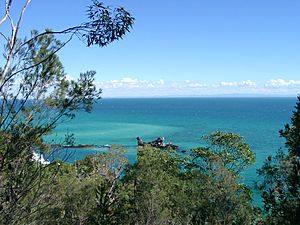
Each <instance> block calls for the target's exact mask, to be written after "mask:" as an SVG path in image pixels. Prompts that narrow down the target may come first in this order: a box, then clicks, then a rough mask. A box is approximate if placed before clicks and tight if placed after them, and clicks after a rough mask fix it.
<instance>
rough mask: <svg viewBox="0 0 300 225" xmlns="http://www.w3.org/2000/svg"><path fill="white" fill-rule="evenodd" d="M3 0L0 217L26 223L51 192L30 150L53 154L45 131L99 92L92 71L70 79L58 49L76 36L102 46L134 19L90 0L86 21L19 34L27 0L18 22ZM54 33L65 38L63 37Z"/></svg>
mask: <svg viewBox="0 0 300 225" xmlns="http://www.w3.org/2000/svg"><path fill="white" fill-rule="evenodd" d="M5 3H6V10H5V15H4V16H3V18H2V19H1V20H0V25H2V24H4V23H5V22H7V23H8V24H9V25H10V28H11V33H10V35H7V34H5V33H3V32H0V34H1V38H2V39H3V40H5V41H6V45H5V49H4V54H3V55H4V59H5V62H4V65H3V68H0V184H1V186H0V221H1V223H2V224H24V219H25V218H27V217H29V216H30V215H31V214H32V213H35V211H36V210H39V207H38V206H39V204H40V202H41V199H43V198H46V197H51V196H49V194H48V195H47V190H48V189H47V188H46V187H47V185H48V183H47V182H50V181H51V180H50V179H48V180H47V182H46V181H45V182H44V181H42V179H43V177H44V176H45V173H46V172H45V171H46V168H47V166H44V165H42V164H41V163H40V162H36V161H33V160H32V156H33V151H36V152H48V154H51V151H52V150H53V149H51V148H50V147H49V146H48V145H47V143H45V142H44V141H43V137H44V136H45V135H47V134H49V133H50V132H51V131H52V130H53V129H54V128H55V127H56V126H57V124H58V123H59V122H62V121H63V120H64V119H68V118H73V117H74V116H75V112H76V111H78V110H85V111H87V112H89V111H91V109H92V104H93V102H94V101H95V100H97V99H99V98H100V94H101V90H97V89H96V87H95V85H94V75H95V72H94V71H87V72H85V73H81V74H80V77H79V79H78V80H77V81H68V80H67V79H66V75H65V72H64V69H63V65H62V64H61V62H60V61H59V58H58V56H57V52H58V51H60V50H61V49H62V48H63V47H64V46H65V45H66V44H67V43H68V42H69V41H70V40H71V39H72V38H73V37H74V36H77V37H80V38H81V39H83V40H85V41H86V44H87V46H91V45H98V46H100V47H103V46H106V45H108V44H109V43H111V42H113V41H115V40H119V39H121V38H122V37H123V36H124V35H125V34H126V33H127V32H128V31H129V30H130V28H131V27H132V24H133V21H134V19H133V17H131V15H130V14H129V13H128V12H127V11H126V10H125V9H123V8H115V9H113V8H110V7H106V6H104V5H103V4H102V3H100V2H98V1H97V0H94V1H93V2H92V4H91V5H90V6H89V8H88V10H87V14H88V22H84V23H82V24H80V25H78V26H74V27H71V28H67V29H65V30H62V31H52V30H49V29H47V30H45V31H44V32H42V33H39V32H38V31H32V32H31V37H30V38H28V39H27V38H24V39H20V38H19V37H18V32H19V29H20V25H21V22H22V19H23V15H24V13H25V11H26V10H27V7H28V5H29V3H30V0H26V2H25V4H24V7H23V8H22V10H21V12H20V14H19V17H18V19H17V21H16V22H15V21H13V19H12V15H11V13H12V12H11V8H12V7H11V6H12V4H13V0H6V1H5ZM56 35H66V36H67V37H68V38H67V40H66V41H65V42H61V41H59V40H58V39H57V38H56ZM41 185H42V186H41ZM32 192H33V193H32ZM48 193H49V192H48ZM16 215H17V216H16Z"/></svg>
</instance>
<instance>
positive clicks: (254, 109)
mask: <svg viewBox="0 0 300 225" xmlns="http://www.w3.org/2000/svg"><path fill="white" fill-rule="evenodd" d="M295 103H296V97H295V98H155V99H150V98H149V99H102V100H100V102H99V103H97V104H96V105H95V106H94V110H93V112H92V113H90V114H89V113H78V114H77V116H76V118H75V119H74V120H72V121H70V122H66V123H63V124H61V125H60V126H58V128H57V129H56V132H55V134H53V135H52V137H54V138H55V141H56V142H59V141H61V140H62V139H63V137H64V134H65V133H67V132H69V133H74V134H75V138H76V140H75V142H76V143H77V144H97V145H102V144H118V145H122V146H125V147H127V148H128V151H129V152H128V158H129V160H130V161H131V162H133V161H135V153H136V137H137V136H141V137H142V138H143V139H144V140H145V141H150V140H153V139H155V138H157V137H159V136H164V137H165V140H166V142H172V143H174V144H177V145H179V146H180V147H181V148H183V149H190V148H193V147H197V146H200V145H203V144H204V142H203V141H202V140H201V136H203V135H205V134H209V133H211V132H213V131H216V130H220V131H230V132H235V133H238V134H241V135H242V136H244V137H245V140H246V142H247V143H248V144H249V145H250V146H251V149H252V150H253V151H254V152H255V153H256V158H257V160H256V164H255V165H254V166H252V167H251V168H249V169H248V170H247V171H246V173H245V183H247V184H249V185H253V182H254V180H255V179H256V169H257V168H258V167H260V166H261V165H262V163H263V160H264V159H265V158H266V156H268V155H270V154H275V152H276V150H277V149H278V148H280V147H283V146H284V144H283V143H284V140H283V139H282V138H279V135H278V130H279V129H281V128H283V126H284V124H285V123H287V122H289V121H290V117H291V116H292V111H293V109H294V105H295ZM68 151H73V150H70V149H69V150H68ZM95 151H99V150H97V149H81V150H80V149H79V150H76V151H75V152H74V154H72V156H71V157H69V160H70V161H74V160H76V159H81V158H83V157H84V156H85V155H86V154H91V153H93V152H95Z"/></svg>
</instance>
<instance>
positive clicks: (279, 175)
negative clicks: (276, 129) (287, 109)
mask: <svg viewBox="0 0 300 225" xmlns="http://www.w3.org/2000/svg"><path fill="white" fill-rule="evenodd" d="M295 108H296V111H294V113H293V117H292V119H291V124H286V125H285V128H284V129H283V130H280V136H281V137H284V138H285V140H286V147H287V150H288V153H287V154H285V153H284V152H283V151H282V150H279V151H278V152H277V154H276V155H275V156H274V157H273V156H269V157H268V158H267V159H266V160H265V162H264V165H263V166H262V168H261V169H259V170H258V174H259V175H260V177H261V180H260V181H259V182H258V187H259V189H260V190H261V193H262V198H263V200H264V210H265V212H266V219H265V223H266V224H299V221H300V158H299V157H300V156H299V146H300V145H299V143H300V120H299V118H300V96H298V102H297V104H296V107H295Z"/></svg>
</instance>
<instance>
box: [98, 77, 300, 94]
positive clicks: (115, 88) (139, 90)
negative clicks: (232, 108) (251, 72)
mask: <svg viewBox="0 0 300 225" xmlns="http://www.w3.org/2000/svg"><path fill="white" fill-rule="evenodd" d="M98 87H100V88H101V89H102V90H103V95H104V96H110V97H117V96H119V97H151V96H208V95H210V96H211V95H213V96H214V95H218V96H219V95H233V96H234V95H266V96H272V95H273V96H280V95H282V96H286V95H290V96H294V95H297V93H299V87H300V81H297V80H284V79H272V80H270V81H268V82H266V83H256V82H255V81H252V80H244V81H222V82H220V83H210V84H209V83H203V82H199V81H191V80H185V81H165V80H163V79H158V80H140V79H138V78H134V77H124V78H121V79H118V80H109V81H103V82H100V83H98ZM287 87H294V88H287ZM296 87H298V89H297V88H296Z"/></svg>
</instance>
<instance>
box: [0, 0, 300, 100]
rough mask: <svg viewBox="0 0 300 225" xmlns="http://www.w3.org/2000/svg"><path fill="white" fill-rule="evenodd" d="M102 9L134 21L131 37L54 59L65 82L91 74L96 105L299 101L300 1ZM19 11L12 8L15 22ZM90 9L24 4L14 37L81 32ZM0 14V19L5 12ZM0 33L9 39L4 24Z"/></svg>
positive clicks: (218, 0) (167, 1)
mask: <svg viewBox="0 0 300 225" xmlns="http://www.w3.org/2000/svg"><path fill="white" fill-rule="evenodd" d="M2 2H4V0H2ZM103 2H104V3H105V4H106V5H110V6H112V7H114V6H123V7H125V8H126V9H127V10H128V11H129V12H130V13H131V14H132V16H134V17H135V24H134V26H133V29H132V30H131V32H130V33H128V34H127V35H126V36H125V37H124V39H123V40H120V41H117V42H114V43H112V44H110V45H109V46H107V47H105V48H99V47H96V46H93V47H86V45H85V44H84V43H83V42H81V41H80V40H77V39H73V40H72V42H71V43H70V44H69V45H67V46H66V47H65V48H64V49H63V50H62V51H61V52H59V57H60V60H61V61H62V63H63V65H64V68H65V72H66V73H67V76H68V78H69V79H76V78H77V77H78V75H79V73H80V72H85V71H87V70H95V71H96V72H97V75H96V84H97V86H98V87H100V88H102V90H103V97H184V96H293V97H294V96H296V95H297V94H298V93H300V73H299V72H300V45H299V43H300V29H299V27H300V13H299V10H300V1H299V0H226V1H225V0H209V1H208V0H185V1H178V0H172V1H171V0H160V1H158V0H151V1H149V0H148V1H146V0H144V1H141V0H127V1H125V0H111V1H103ZM22 3H24V0H14V3H13V15H14V16H15V17H16V15H17V12H19V9H20V8H21V7H22ZM89 4H91V1H89V0H80V1H79V0H77V1H74V0H51V1H38V0H31V2H30V5H29V7H28V9H27V11H26V13H25V16H24V20H23V22H22V25H21V31H20V37H24V36H29V34H30V30H32V29H38V30H43V29H45V28H51V29H53V30H62V29H65V28H67V27H71V26H74V25H77V24H80V23H82V22H84V21H86V19H87V18H86V9H87V6H88V5H89ZM0 7H1V8H0V12H1V14H3V9H4V4H2V5H1V6H0ZM6 25H7V24H6ZM0 29H2V31H4V32H5V31H6V32H7V31H8V30H7V29H6V28H5V24H4V26H3V28H0ZM58 38H63V37H58ZM0 41H1V42H0V45H1V46H3V44H2V43H4V40H3V39H0Z"/></svg>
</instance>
